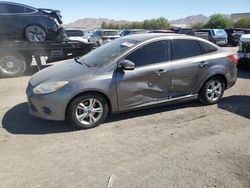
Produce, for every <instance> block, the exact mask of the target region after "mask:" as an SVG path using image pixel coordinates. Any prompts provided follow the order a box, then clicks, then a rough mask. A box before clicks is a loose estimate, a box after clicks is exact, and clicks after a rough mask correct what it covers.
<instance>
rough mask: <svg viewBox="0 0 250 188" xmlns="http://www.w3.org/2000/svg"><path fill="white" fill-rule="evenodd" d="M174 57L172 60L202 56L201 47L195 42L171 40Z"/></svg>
mask: <svg viewBox="0 0 250 188" xmlns="http://www.w3.org/2000/svg"><path fill="white" fill-rule="evenodd" d="M173 45H174V56H173V59H183V58H188V57H194V56H198V55H201V54H202V50H201V47H200V45H199V43H198V41H196V40H187V39H175V40H173Z"/></svg>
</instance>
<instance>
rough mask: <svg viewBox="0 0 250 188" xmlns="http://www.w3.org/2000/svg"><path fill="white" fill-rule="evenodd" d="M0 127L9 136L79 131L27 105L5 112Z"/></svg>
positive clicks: (110, 119) (116, 118) (164, 108)
mask: <svg viewBox="0 0 250 188" xmlns="http://www.w3.org/2000/svg"><path fill="white" fill-rule="evenodd" d="M200 105H201V103H199V102H198V101H190V102H185V103H179V104H178V103H177V104H175V105H165V106H161V107H154V108H150V109H144V110H137V111H133V112H126V113H121V114H114V115H111V116H109V117H108V118H107V120H106V121H105V123H112V122H117V121H122V120H125V119H131V118H136V117H140V116H148V115H152V114H157V113H161V112H165V111H172V110H176V109H181V108H189V107H198V106H200ZM105 123H104V124H105ZM2 126H3V128H4V129H6V130H7V131H8V132H9V133H11V134H28V135H41V134H54V133H64V132H72V131H79V129H77V128H75V127H73V126H72V125H70V123H69V122H68V121H63V122H56V121H48V120H43V119H39V118H35V117H33V116H31V115H29V113H28V104H27V103H21V104H18V105H17V106H14V107H13V108H11V109H10V110H9V111H7V112H6V113H5V115H4V117H3V120H2Z"/></svg>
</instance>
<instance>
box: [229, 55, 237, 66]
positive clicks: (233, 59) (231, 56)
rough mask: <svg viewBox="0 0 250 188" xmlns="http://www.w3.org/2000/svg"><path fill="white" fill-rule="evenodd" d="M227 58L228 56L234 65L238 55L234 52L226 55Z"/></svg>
mask: <svg viewBox="0 0 250 188" xmlns="http://www.w3.org/2000/svg"><path fill="white" fill-rule="evenodd" d="M227 58H228V59H229V60H231V61H232V62H234V64H235V65H237V64H238V57H237V55H236V54H232V55H229V56H227Z"/></svg>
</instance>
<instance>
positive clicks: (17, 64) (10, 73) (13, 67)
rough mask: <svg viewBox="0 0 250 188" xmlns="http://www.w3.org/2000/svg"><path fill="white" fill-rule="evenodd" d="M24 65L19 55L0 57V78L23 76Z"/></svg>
mask: <svg viewBox="0 0 250 188" xmlns="http://www.w3.org/2000/svg"><path fill="white" fill-rule="evenodd" d="M25 70H26V63H25V60H24V58H23V56H21V55H19V54H6V55H0V77H4V78H12V77H18V76H21V75H23V73H24V72H25Z"/></svg>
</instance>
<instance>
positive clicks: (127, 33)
mask: <svg viewBox="0 0 250 188" xmlns="http://www.w3.org/2000/svg"><path fill="white" fill-rule="evenodd" d="M129 34H130V31H123V33H122V36H126V35H129Z"/></svg>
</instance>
